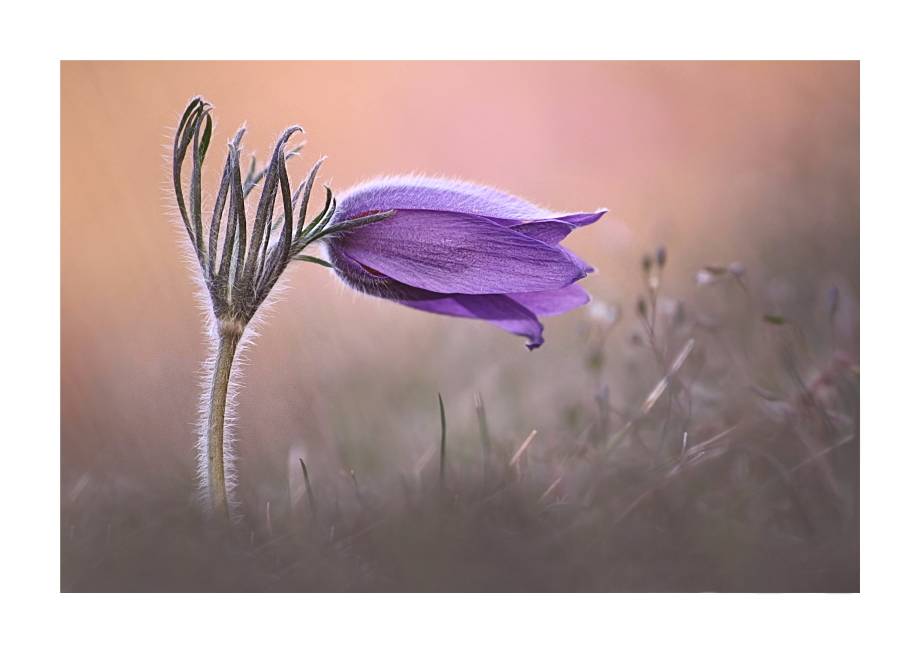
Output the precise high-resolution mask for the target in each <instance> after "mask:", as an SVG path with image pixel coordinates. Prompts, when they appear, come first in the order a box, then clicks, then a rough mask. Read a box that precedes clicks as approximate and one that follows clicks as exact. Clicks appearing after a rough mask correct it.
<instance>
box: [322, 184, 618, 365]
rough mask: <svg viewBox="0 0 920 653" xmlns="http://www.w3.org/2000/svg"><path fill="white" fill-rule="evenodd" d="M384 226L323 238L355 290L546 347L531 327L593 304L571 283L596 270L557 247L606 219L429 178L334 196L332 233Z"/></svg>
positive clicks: (358, 188) (362, 187) (538, 329)
mask: <svg viewBox="0 0 920 653" xmlns="http://www.w3.org/2000/svg"><path fill="white" fill-rule="evenodd" d="M383 212H392V215H391V216H390V217H388V218H387V219H386V220H382V221H379V222H375V223H373V224H368V225H365V226H361V227H360V228H354V229H348V228H344V229H343V230H342V231H339V232H337V233H335V234H333V235H331V236H329V237H328V238H327V239H326V245H327V254H328V256H329V260H330V262H331V263H332V265H333V267H334V268H335V270H336V272H337V273H338V275H339V276H340V277H341V278H342V279H343V280H344V281H345V282H346V283H347V284H348V285H350V286H351V287H353V288H355V289H357V290H360V291H362V292H365V293H367V294H370V295H374V296H376V297H382V298H385V299H390V300H393V301H396V302H399V303H401V304H403V305H405V306H409V307H411V308H415V309H418V310H423V311H428V312H432V313H440V314H444V315H451V316H454V317H467V318H474V319H481V320H485V321H487V322H490V323H492V324H494V325H496V326H498V327H500V328H502V329H504V330H506V331H509V332H511V333H514V334H516V335H521V336H525V337H526V338H528V343H527V346H528V347H529V348H530V349H534V348H536V347H539V346H540V345H541V344H542V343H543V336H542V333H543V325H542V324H540V322H539V320H538V319H537V318H539V317H545V316H549V315H556V314H559V313H564V312H565V311H568V310H570V309H572V308H575V307H577V306H581V305H582V304H585V303H587V302H588V301H589V299H590V297H589V295H588V293H587V292H585V291H584V290H583V289H582V288H581V287H579V286H577V285H574V284H575V282H577V281H578V280H580V279H582V278H584V277H585V276H586V275H587V274H588V273H589V272H592V271H593V268H592V267H591V266H589V265H588V264H587V263H585V262H584V261H582V260H581V259H580V258H578V256H576V255H575V254H574V253H572V252H571V251H569V250H568V249H566V248H565V247H562V246H561V245H560V244H559V243H560V242H561V241H562V240H563V239H564V238H565V237H566V236H567V235H569V233H571V232H572V231H573V230H575V229H576V228H578V227H582V226H585V225H588V224H591V223H593V222H596V221H597V220H599V219H600V217H601V216H602V215H603V214H604V213H605V212H606V211H605V210H599V211H596V212H594V213H576V214H559V213H553V212H551V211H548V210H546V209H543V208H540V207H538V206H535V205H533V204H530V203H529V202H526V201H524V200H522V199H520V198H517V197H513V196H511V195H508V194H506V193H503V192H501V191H497V190H495V189H492V188H487V187H482V186H476V185H473V184H469V183H466V182H458V181H450V180H442V179H432V178H427V177H388V178H382V179H378V180H375V181H371V182H367V183H364V184H361V185H359V186H356V187H354V188H352V189H350V190H348V191H346V192H344V193H343V194H341V195H339V196H338V197H337V206H336V210H335V213H334V214H333V217H332V220H331V225H333V226H339V227H345V226H346V225H348V222H349V221H352V220H356V219H360V218H363V217H364V216H367V215H374V214H380V213H383Z"/></svg>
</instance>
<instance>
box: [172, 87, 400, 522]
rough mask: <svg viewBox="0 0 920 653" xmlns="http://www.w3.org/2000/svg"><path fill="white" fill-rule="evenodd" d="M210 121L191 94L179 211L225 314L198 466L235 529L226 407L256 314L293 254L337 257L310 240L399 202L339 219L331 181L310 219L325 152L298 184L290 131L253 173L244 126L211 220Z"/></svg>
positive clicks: (220, 515) (177, 177)
mask: <svg viewBox="0 0 920 653" xmlns="http://www.w3.org/2000/svg"><path fill="white" fill-rule="evenodd" d="M212 127H213V121H212V119H211V115H210V106H209V105H208V104H207V103H206V102H205V101H204V100H202V99H201V98H200V97H199V98H195V99H193V100H192V101H191V102H190V103H189V105H188V108H186V110H185V113H184V114H183V115H182V119H181V120H180V121H179V127H178V129H177V130H176V140H175V143H174V144H173V170H172V174H173V187H174V189H175V193H176V203H177V205H178V208H179V215H180V216H181V218H182V224H183V226H184V227H185V230H186V232H187V233H188V236H189V241H190V243H191V246H192V252H193V254H194V257H195V260H196V261H197V263H198V266H197V267H198V269H199V270H200V271H201V275H202V280H203V281H204V288H205V291H206V294H205V297H206V298H207V299H208V300H209V302H208V303H209V307H208V308H209V309H210V311H211V312H212V314H213V317H214V319H215V321H216V323H217V351H216V353H215V355H214V368H213V370H211V382H210V389H206V390H205V396H204V402H203V413H204V414H203V416H202V433H201V434H200V436H199V450H198V451H199V461H198V462H199V468H198V469H199V476H200V478H201V483H202V494H203V497H204V498H206V499H207V508H208V509H209V512H211V514H212V515H213V516H214V518H215V519H216V520H217V521H218V522H219V523H220V524H221V525H222V526H223V527H224V529H225V530H226V531H228V532H229V531H230V527H231V524H232V519H231V517H232V515H231V514H230V508H231V504H232V503H233V497H232V496H231V490H232V489H233V488H232V485H233V484H234V478H233V467H232V464H233V456H232V453H231V452H230V451H229V450H228V447H227V446H226V444H227V443H226V440H227V439H228V438H227V437H226V434H227V413H228V408H232V406H228V397H227V395H228V393H229V391H230V378H231V376H232V371H233V359H234V357H235V355H236V351H237V348H238V347H239V344H240V340H241V339H242V337H243V331H244V330H245V328H246V325H247V324H249V323H250V322H251V321H252V319H253V318H254V317H255V315H256V312H257V311H258V310H259V307H260V306H261V305H262V304H263V303H264V302H265V300H266V299H267V298H268V295H269V293H270V292H271V291H272V289H273V288H274V287H275V284H276V283H277V282H278V280H279V279H280V278H281V275H282V273H283V272H284V271H285V269H286V268H287V266H288V264H289V263H291V262H292V261H298V260H299V261H309V262H312V263H320V264H322V265H326V266H329V265H330V264H329V263H327V262H326V261H323V260H321V259H317V258H316V257H313V256H308V255H304V254H301V252H303V251H304V249H306V248H307V247H309V246H310V245H311V244H313V243H315V242H317V241H320V240H322V239H324V238H326V237H328V236H332V235H333V234H340V233H344V232H347V231H350V230H352V229H357V228H359V227H363V226H365V225H369V224H373V223H374V222H379V221H380V220H385V219H386V218H389V217H391V216H392V215H393V214H394V213H395V211H383V212H366V213H365V214H364V215H361V216H358V217H355V218H349V220H347V221H346V222H345V223H344V224H341V223H335V224H333V223H331V220H332V217H333V215H334V214H335V211H336V204H335V199H334V198H333V197H332V191H331V190H329V188H328V187H327V188H326V202H325V206H324V207H323V210H322V211H320V213H319V214H317V215H316V217H314V218H313V220H311V221H310V222H307V203H308V202H309V200H310V191H311V189H312V188H313V181H314V179H315V178H316V173H317V171H318V170H319V166H320V164H321V163H322V159H320V161H319V162H317V163H316V165H314V166H313V169H312V170H311V171H310V174H309V175H308V176H307V178H306V179H304V180H303V181H302V182H301V184H300V185H299V186H298V187H297V189H296V190H293V189H292V188H291V183H290V179H288V174H287V169H286V167H285V162H286V161H287V160H288V159H289V158H290V157H291V156H293V155H294V154H295V153H296V152H297V149H299V148H297V149H295V150H293V151H290V152H287V151H285V148H286V146H287V142H288V139H290V138H291V136H292V135H293V134H294V133H296V132H298V131H300V128H299V127H290V128H289V129H287V130H285V132H284V134H282V136H281V138H280V139H278V143H277V144H276V145H275V149H274V152H273V154H272V156H271V160H270V162H269V163H268V165H267V166H266V167H265V168H264V169H263V170H262V171H261V172H256V168H255V162H253V164H252V166H251V167H250V170H249V174H247V175H245V176H243V174H242V170H241V168H240V142H241V141H242V139H243V132H244V131H245V130H244V129H240V130H239V131H238V132H237V133H236V137H235V138H234V139H233V140H232V141H230V143H228V144H227V145H228V152H227V158H226V163H225V164H224V174H223V176H222V178H221V182H220V187H219V188H218V191H217V195H216V197H215V200H214V210H213V213H212V214H211V219H210V222H207V221H205V220H204V219H203V216H204V215H205V211H204V207H203V206H202V201H201V197H202V192H201V189H202V171H203V169H204V159H205V154H207V151H208V146H209V145H210V143H211V133H212ZM189 164H190V165H189ZM189 167H191V169H189ZM260 184H261V186H262V194H261V197H260V199H259V201H258V203H257V205H256V213H255V217H254V218H252V219H250V218H247V215H246V198H247V196H248V195H249V193H250V192H251V191H253V190H254V189H255V188H256V187H257V186H259V185H260ZM298 202H299V206H298ZM228 467H229V471H230V474H229V476H230V478H229V482H228Z"/></svg>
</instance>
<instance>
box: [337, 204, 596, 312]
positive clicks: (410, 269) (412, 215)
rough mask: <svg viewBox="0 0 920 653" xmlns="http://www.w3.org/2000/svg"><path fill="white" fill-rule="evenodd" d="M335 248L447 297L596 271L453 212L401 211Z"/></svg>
mask: <svg viewBox="0 0 920 653" xmlns="http://www.w3.org/2000/svg"><path fill="white" fill-rule="evenodd" d="M336 213H338V212H336ZM328 247H329V249H330V250H333V251H334V250H340V251H341V252H343V253H345V254H347V256H348V257H350V258H351V259H353V260H354V261H357V262H358V263H359V264H361V265H363V266H364V267H365V268H368V269H369V271H372V272H376V273H378V274H381V275H385V276H387V277H391V278H393V279H396V280H397V281H400V282H402V283H405V284H407V285H410V286H414V287H416V288H423V289H425V290H431V291H434V292H441V293H463V294H470V295H486V294H505V293H509V292H535V291H540V290H553V289H556V288H563V287H565V286H568V285H570V284H572V283H574V282H575V281H578V280H579V279H581V278H583V277H584V276H585V275H586V274H587V273H588V272H589V271H590V267H589V266H587V265H586V264H585V263H584V262H582V261H581V260H580V259H578V257H576V256H574V255H573V254H571V253H570V252H568V251H567V250H564V249H563V248H562V247H553V246H550V245H547V244H545V243H543V242H540V241H539V240H537V239H535V238H531V237H530V236H527V235H524V234H521V233H518V232H517V231H514V230H512V229H508V228H506V227H503V226H501V225H499V224H496V223H495V222H493V221H491V220H487V219H483V218H482V217H480V216H476V215H469V214H465V213H456V212H452V211H427V210H425V211H416V210H407V211H404V210H397V211H396V213H395V214H394V215H393V216H392V217H390V218H387V219H386V220H382V221H380V222H376V223H373V224H369V225H365V226H362V227H360V228H358V229H355V230H353V231H344V232H340V234H337V235H336V236H335V237H332V238H331V239H330V241H329V243H328Z"/></svg>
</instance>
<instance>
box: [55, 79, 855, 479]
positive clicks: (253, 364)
mask: <svg viewBox="0 0 920 653" xmlns="http://www.w3.org/2000/svg"><path fill="white" fill-rule="evenodd" d="M61 86H62V89H61V90H62V95H61V114H62V136H61V138H62V148H61V155H62V163H61V179H62V200H61V202H62V207H61V233H62V246H61V256H62V262H61V263H62V266H61V274H62V279H61V282H62V285H61V289H62V297H61V302H62V304H61V309H62V325H61V327H62V335H61V339H62V349H61V402H62V405H61V421H62V432H61V456H62V461H61V463H62V491H63V492H64V493H65V494H66V493H67V492H68V491H69V489H70V488H72V487H73V486H74V484H76V483H77V482H78V479H79V478H81V477H82V476H85V475H86V474H90V475H91V476H92V477H93V478H94V479H97V480H98V479H100V478H108V479H113V478H117V479H118V480H117V481H112V482H113V483H116V482H117V483H140V484H143V483H145V482H148V481H149V479H158V480H160V481H164V482H168V483H173V484H175V483H179V484H180V485H181V486H183V487H184V486H188V487H189V488H192V487H193V486H194V481H193V474H194V465H195V462H194V443H195V432H194V431H195V426H194V425H195V421H196V411H197V404H198V394H199V384H198V375H199V372H200V369H201V364H202V361H203V360H204V358H205V356H206V343H205V341H204V337H203V330H202V317H201V314H200V309H199V307H198V305H197V304H196V300H195V298H194V294H195V292H196V291H197V288H198V286H197V284H196V283H194V282H193V281H192V280H191V277H190V274H189V269H188V266H187V265H186V264H185V262H184V256H185V254H184V252H185V251H186V250H185V247H186V245H185V242H184V240H185V238H186V237H185V234H184V233H180V231H179V230H178V229H177V222H176V221H175V219H174V218H173V217H172V216H173V210H174V200H173V198H172V196H171V194H170V192H169V187H170V183H171V182H170V177H169V172H168V167H167V158H166V157H167V154H168V153H169V151H170V148H171V139H172V131H173V129H174V128H175V125H176V124H177V121H178V118H179V116H180V115H181V113H182V111H183V110H184V109H185V107H186V105H187V103H188V101H189V100H190V99H191V98H192V97H194V96H196V95H201V96H203V97H204V99H205V100H207V101H208V102H209V103H211V104H212V105H213V106H214V111H213V115H214V116H215V118H216V127H215V136H214V138H213V139H212V147H211V152H210V154H209V162H210V168H209V177H210V179H211V180H212V181H211V184H210V188H211V189H214V188H216V183H217V179H218V177H217V175H219V172H220V166H221V165H222V161H223V151H222V147H221V146H222V145H223V143H225V142H226V141H228V140H229V139H231V138H232V137H233V135H234V133H235V131H236V129H237V128H238V127H239V126H240V125H242V124H243V123H245V124H246V125H247V129H248V131H247V134H246V137H245V139H244V141H243V144H244V151H246V152H254V153H256V154H257V155H258V157H259V160H260V162H262V161H264V160H265V157H266V155H267V154H268V153H269V152H270V150H271V148H272V147H273V145H274V141H275V139H276V138H277V137H278V135H279V134H280V133H281V132H282V130H283V129H284V128H286V127H287V126H289V125H291V124H298V125H300V126H301V127H303V129H304V132H305V133H304V136H303V139H304V140H305V141H306V146H305V147H304V149H303V150H302V152H301V156H300V157H299V158H295V159H294V160H292V162H291V164H290V173H291V177H292V180H293V181H294V182H295V183H296V182H297V181H299V179H300V178H302V177H303V175H305V174H306V172H307V171H308V170H309V169H310V167H311V166H312V164H313V163H314V162H315V161H316V160H317V159H318V158H319V157H320V156H328V157H329V158H328V160H327V161H326V163H325V164H324V165H323V168H322V169H321V171H320V175H319V180H320V181H322V182H323V183H325V184H328V185H329V186H330V187H331V188H332V189H333V190H334V191H337V192H340V191H342V190H344V189H346V188H348V187H349V186H351V185H352V184H355V183H357V182H360V181H362V180H365V179H367V178H369V177H373V176H376V175H381V174H395V173H408V172H419V173H426V174H431V175H443V176H449V177H459V178H462V179H465V180H468V181H473V182H479V183H483V184H487V185H490V186H494V187H497V188H499V189H502V190H505V191H508V192H510V193H513V194H515V195H519V196H521V197H523V198H525V199H527V200H529V201H531V202H534V203H536V204H540V205H544V206H547V207H550V208H553V209H558V210H560V211H563V210H567V211H572V212H578V211H592V210H595V209H597V208H599V207H606V208H607V209H609V215H607V216H605V218H604V219H603V220H601V222H599V223H598V224H596V225H593V226H591V227H589V228H586V229H584V230H581V231H579V232H576V233H574V234H573V235H572V236H571V237H570V238H569V239H568V240H567V241H566V244H567V245H568V246H569V247H570V248H571V249H573V250H574V251H576V252H577V253H579V255H581V256H582V257H583V258H584V259H585V260H587V261H588V262H590V263H591V264H592V265H594V266H595V267H596V268H598V270H599V272H598V273H597V274H595V275H593V276H591V277H589V278H588V279H587V280H585V281H584V282H583V284H584V286H585V287H586V288H587V289H588V290H589V291H590V292H591V293H592V294H593V295H594V296H595V297H596V298H599V299H602V300H604V301H607V302H618V303H620V304H622V305H623V306H624V308H625V309H626V310H627V312H629V310H631V306H632V303H633V302H634V301H635V297H636V293H637V292H638V289H639V286H640V274H639V260H640V258H641V256H642V254H643V253H645V252H648V251H653V250H654V248H655V247H657V246H658V245H659V244H663V245H666V246H667V247H668V254H669V258H668V275H667V282H668V284H669V286H668V291H669V292H670V293H672V294H676V295H677V294H680V293H681V292H691V291H692V290H693V273H694V271H695V270H697V269H699V268H700V267H701V266H703V265H707V264H728V263H731V262H733V261H741V262H744V264H745V266H746V267H747V269H748V271H749V274H750V275H751V276H752V277H754V278H755V279H760V280H762V281H763V282H764V283H765V284H767V285H768V286H769V285H770V284H773V286H776V287H781V288H784V290H782V291H781V292H780V291H777V293H776V297H775V301H777V302H782V301H785V299H784V298H786V299H788V297H789V293H790V292H792V293H793V294H795V292H796V288H802V289H804V288H806V287H807V288H809V289H811V288H812V287H813V288H814V290H807V291H806V290H802V292H823V289H824V288H826V286H827V284H828V283H831V282H833V283H836V284H838V285H839V286H840V287H841V289H842V291H843V293H844V295H845V297H848V298H849V299H850V301H851V303H855V305H857V306H858V298H859V285H858V279H859V258H858V243H859V64H858V62H774V63H770V62H761V63H734V62H722V63H720V62H686V63H667V62H655V63H643V62H628V63H617V62H267V63H252V62H195V63H183V62H63V63H62V68H61ZM294 141H295V142H296V141H297V139H296V138H295V139H294ZM212 192H213V190H212ZM321 195H322V193H316V194H315V199H314V205H317V209H318V202H319V199H320V198H321ZM312 211H313V210H311V212H312ZM286 279H287V282H288V288H287V290H286V291H285V292H283V293H282V294H281V295H280V300H279V301H277V302H276V303H275V304H274V306H273V308H272V309H271V311H270V313H269V317H268V319H267V320H266V321H265V323H264V326H263V327H262V334H261V335H260V337H259V338H257V339H256V340H255V342H254V345H253V347H252V348H251V349H250V350H249V351H248V354H247V358H248V364H247V367H246V370H245V372H244V377H243V382H244V387H243V391H242V392H241V394H240V398H239V399H240V405H239V408H240V410H239V420H238V430H237V432H238V435H239V440H240V441H239V445H238V446H239V452H240V454H241V465H240V472H241V479H242V486H245V485H246V484H247V479H255V478H261V472H262V471H267V472H270V471H271V470H272V469H274V468H276V467H278V466H282V468H284V467H283V466H285V465H287V461H288V456H289V452H292V451H301V450H304V451H305V450H310V451H320V452H322V451H325V450H330V449H336V450H337V451H338V452H339V453H338V454H337V455H339V456H340V457H343V456H344V457H345V458H348V457H349V456H351V458H350V459H348V460H343V462H342V464H343V465H350V466H352V467H353V468H357V467H360V468H362V469H365V470H368V471H370V470H374V469H383V468H387V467H388V466H393V465H395V464H396V462H395V461H394V460H392V459H391V458H389V457H388V456H390V454H389V453H388V451H389V450H390V449H391V447H390V446H389V445H390V444H391V443H392V442H394V441H398V442H399V443H400V444H402V445H406V446H408V447H409V448H410V449H413V450H415V449H417V448H418V447H416V446H415V444H414V443H415V440H416V439H420V440H419V441H421V440H424V438H430V437H433V436H432V434H434V433H435V431H436V419H437V418H436V406H437V402H436V393H437V392H441V393H442V394H443V395H444V397H445V402H446V404H447V408H448V415H449V417H450V419H451V420H452V421H451V424H452V425H460V426H462V425H463V424H465V423H467V421H468V420H472V419H475V416H474V413H473V410H472V399H471V398H472V396H473V394H474V393H475V392H480V393H482V395H483V397H484V399H485V401H486V402H487V404H489V405H493V406H496V410H495V411H493V413H492V414H491V415H490V418H491V419H493V421H494V423H495V424H496V428H497V429H502V428H514V429H520V430H521V431H523V429H529V428H531V425H532V427H533V428H540V427H541V425H542V424H546V423H547V422H549V423H550V424H552V423H554V422H555V420H557V419H558V415H557V413H558V410H559V406H560V403H559V399H558V398H559V397H565V396H575V395H579V394H585V395H588V394H589V393H590V392H591V390H590V389H589V388H588V387H587V385H585V382H584V381H583V380H581V378H582V376H583V375H580V374H579V365H580V364H581V360H580V358H579V356H580V353H579V350H578V346H579V344H578V339H577V335H576V326H577V323H578V321H579V320H582V319H584V311H583V310H582V311H575V312H573V314H570V315H566V316H560V317H554V318H548V319H546V320H545V321H544V323H545V325H546V332H545V336H546V345H544V347H543V348H541V349H539V350H537V351H535V352H532V353H530V352H528V351H527V350H526V349H525V347H524V344H523V339H521V338H517V337H514V336H511V335H509V334H506V333H504V332H502V331H500V330H498V329H496V328H495V327H492V326H490V325H488V324H485V323H479V322H472V321H466V320H459V319H450V318H445V317H440V316H434V315H430V314H426V313H421V312H415V311H411V310H408V309H405V308H403V307H400V306H398V305H395V304H390V303H387V302H384V301H380V300H376V299H372V298H369V297H364V296H357V295H356V294H355V293H353V292H352V291H351V290H347V289H344V288H343V287H342V286H341V285H340V284H339V283H338V282H337V281H336V280H335V279H334V278H333V277H332V276H330V273H329V271H328V270H325V269H322V268H320V267H318V266H311V265H308V264H302V265H295V266H294V267H293V269H292V270H290V271H289V272H288V273H287V274H286ZM777 279H778V280H779V281H777ZM784 283H785V286H784V285H783V284H784ZM773 286H771V287H773ZM789 287H791V288H792V290H791V291H790V290H789ZM499 406H500V408H498V407H499ZM360 442H365V443H370V444H372V445H373V446H369V447H362V446H360ZM350 443H351V444H350ZM419 446H421V445H419ZM426 446H427V445H426ZM392 449H393V450H397V451H398V450H401V449H403V450H404V447H392ZM342 452H345V453H342ZM393 455H395V454H393ZM284 471H285V473H286V469H285V470H284Z"/></svg>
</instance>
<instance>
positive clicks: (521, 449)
mask: <svg viewBox="0 0 920 653" xmlns="http://www.w3.org/2000/svg"><path fill="white" fill-rule="evenodd" d="M536 435H537V431H536V430H533V431H531V432H530V435H528V436H527V439H526V440H524V444H522V445H521V446H520V447H518V450H517V451H515V452H514V455H513V456H511V462H509V463H508V467H514V463H516V462H517V461H518V458H520V457H521V454H522V453H524V450H525V449H527V447H528V446H530V443H531V442H532V441H533V439H534V437H535V436H536Z"/></svg>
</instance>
